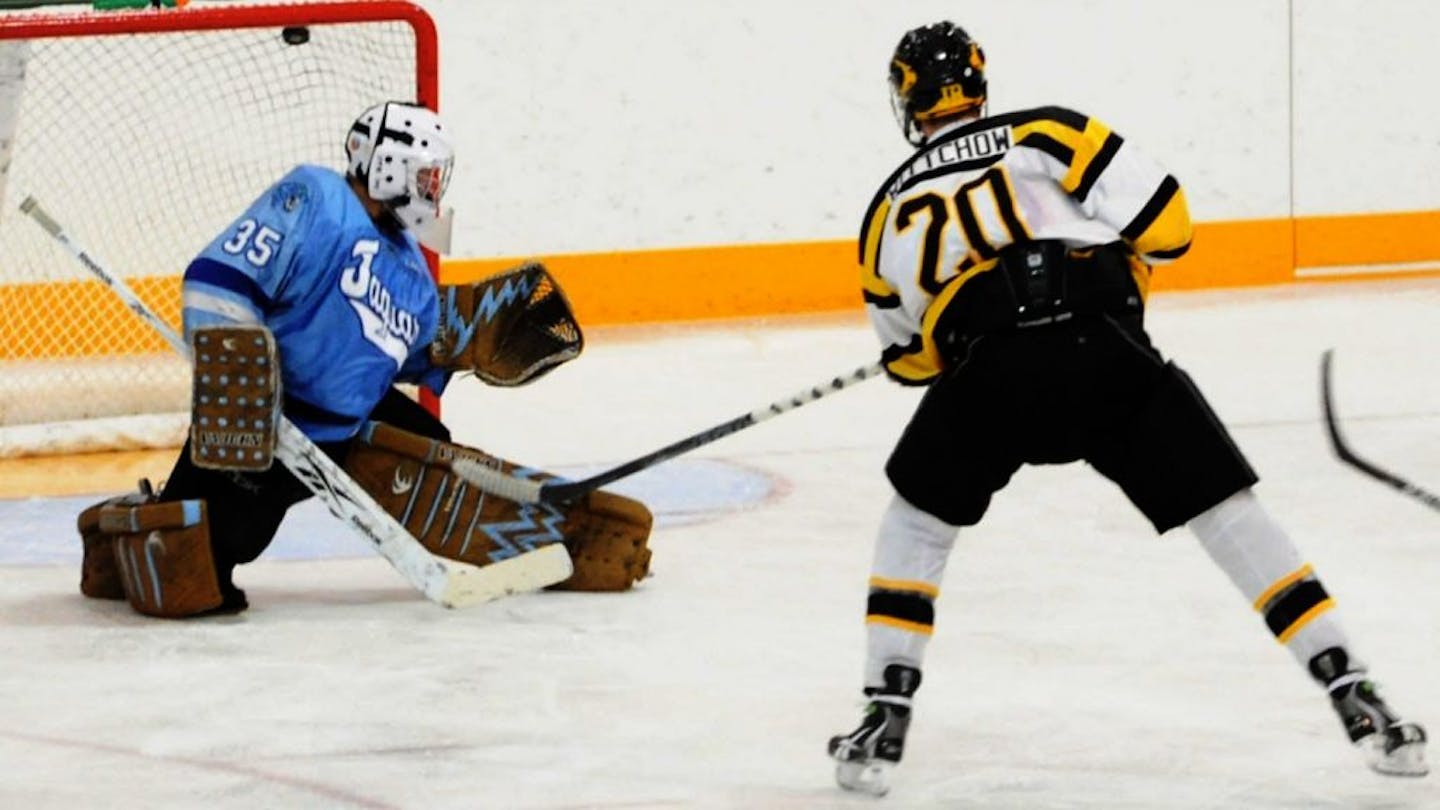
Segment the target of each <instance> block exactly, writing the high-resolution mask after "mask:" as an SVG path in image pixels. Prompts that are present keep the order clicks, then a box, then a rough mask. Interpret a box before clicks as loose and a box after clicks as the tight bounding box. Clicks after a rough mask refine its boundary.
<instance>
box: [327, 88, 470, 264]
mask: <svg viewBox="0 0 1440 810" xmlns="http://www.w3.org/2000/svg"><path fill="white" fill-rule="evenodd" d="M345 155H346V157H347V158H348V159H349V166H348V168H347V170H346V171H347V173H348V174H349V175H350V176H351V177H355V178H358V179H360V180H363V181H364V182H365V188H366V190H367V191H368V192H369V194H370V197H371V198H372V199H374V200H376V201H377V202H383V203H385V204H386V205H387V207H388V208H389V209H390V211H391V213H393V214H394V215H395V218H396V219H397V220H399V221H400V223H401V224H402V225H404V226H405V228H406V229H407V230H409V231H410V232H411V233H413V234H415V238H417V239H419V240H420V243H421V244H423V245H425V246H426V247H428V248H430V249H431V250H435V251H438V252H440V253H446V252H448V251H449V249H450V223H451V218H452V211H451V210H450V209H448V208H445V207H443V206H442V204H441V202H442V200H443V199H444V197H445V189H446V188H448V187H449V185H450V174H451V172H452V171H453V170H454V166H455V148H454V147H453V146H452V145H451V143H450V136H449V134H448V133H447V132H445V130H444V127H443V126H442V125H441V123H440V116H439V115H436V114H435V112H434V111H433V110H431V109H428V108H426V107H422V106H419V105H417V104H409V103H406V102H400V101H387V102H385V103H384V104H377V105H375V106H374V107H371V108H370V109H368V110H366V111H365V112H363V113H361V114H360V117H359V118H357V119H355V123H353V124H351V125H350V133H349V134H348V135H347V136H346V138H345Z"/></svg>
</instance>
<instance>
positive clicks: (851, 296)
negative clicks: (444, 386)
mask: <svg viewBox="0 0 1440 810" xmlns="http://www.w3.org/2000/svg"><path fill="white" fill-rule="evenodd" d="M523 258H526V257H507V258H503V259H461V260H449V261H446V262H445V263H444V265H443V266H442V268H441V280H442V281H445V282H448V283H461V282H466V281H474V280H477V279H480V278H484V277H485V276H487V275H490V274H492V273H496V272H498V271H500V270H502V269H504V268H506V267H509V266H512V265H514V264H516V263H517V262H518V261H520V260H522V259H523ZM534 258H540V259H542V260H543V261H544V262H545V263H546V266H548V267H549V268H550V270H551V272H553V273H554V274H555V277H556V278H557V279H558V280H559V282H560V284H561V286H562V287H564V289H565V292H566V295H567V296H568V297H569V299H570V303H571V305H572V306H573V307H574V308H575V313H576V315H577V316H578V318H579V319H580V322H581V323H582V324H586V325H608V324H630V323H644V322H655V321H679V320H697V319H708V318H733V317H753V316H761V315H786V314H796V313H806V312H825V311H834V310H846V309H850V310H858V309H859V308H860V300H861V299H860V290H859V281H858V275H857V272H858V271H857V268H856V263H857V259H856V249H855V244H854V242H853V241H851V240H835V241H824V242H796V243H782V244H765V245H725V246H715V247H695V248H679V249H669V250H644V251H631V252H617V253H577V254H563V255H556V256H542V257H534ZM1433 274H1440V212H1437V211H1424V212H1405V213H1387V214H1363V215H1350V216H1331V217H1303V218H1297V219H1290V218H1277V219H1263V220H1237V221H1225V222H1202V223H1198V224H1197V225H1196V228H1195V240H1194V243H1193V247H1192V248H1191V249H1190V252H1189V253H1187V254H1186V255H1185V257H1184V258H1182V259H1181V260H1179V261H1177V262H1175V263H1174V264H1171V265H1166V266H1164V267H1161V268H1158V269H1157V270H1156V272H1155V277H1154V281H1153V283H1152V286H1151V291H1152V292H1155V291H1160V292H1164V291H1171V290H1199V289H1216V288H1227V287H1250V286H1261V285H1272V284H1285V283H1288V282H1292V281H1297V280H1306V281H1313V280H1317V279H1325V280H1354V279H1361V278H1364V279H1372V280H1373V279H1377V278H1391V277H1414V276H1417V275H1422V276H1423V275H1433Z"/></svg>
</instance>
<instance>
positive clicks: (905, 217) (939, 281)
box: [860, 107, 1191, 385]
mask: <svg viewBox="0 0 1440 810" xmlns="http://www.w3.org/2000/svg"><path fill="white" fill-rule="evenodd" d="M1190 238H1191V223H1190V213H1189V208H1188V206H1187V204H1186V202H1185V193H1184V192H1183V191H1182V190H1181V188H1180V184H1179V182H1178V181H1176V179H1175V178H1174V177H1173V176H1171V175H1170V174H1168V173H1166V171H1165V170H1164V169H1163V168H1161V167H1160V166H1159V165H1158V164H1157V163H1155V162H1154V161H1152V160H1151V159H1150V158H1148V157H1146V156H1145V155H1144V154H1143V153H1141V152H1140V151H1139V150H1138V149H1136V148H1135V147H1134V146H1133V145H1132V144H1130V143H1129V142H1127V141H1125V140H1124V139H1123V138H1121V137H1120V136H1119V135H1117V134H1116V133H1114V132H1112V131H1111V130H1110V129H1109V127H1107V126H1105V125H1104V124H1102V123H1101V122H1099V121H1097V120H1095V119H1094V118H1090V117H1088V116H1085V115H1082V114H1080V113H1077V112H1074V111H1072V110H1067V109H1063V108H1060V107H1041V108H1037V109H1033V110H1024V111H1021V112H1013V113H1006V114H1003V115H996V116H991V117H988V118H983V119H979V120H975V121H968V122H965V123H961V124H956V125H954V126H952V127H950V128H947V129H943V130H941V131H939V132H937V133H935V135H934V136H932V137H931V138H930V139H929V141H928V142H927V143H926V144H925V145H924V146H922V147H921V148H920V149H919V151H917V152H916V153H915V154H914V155H913V156H912V157H911V158H910V159H909V160H907V161H905V163H904V164H902V165H901V166H900V168H898V169H896V170H895V172H894V173H893V174H891V175H890V177H889V178H888V179H887V180H886V181H885V183H884V185H882V186H881V188H880V191H879V192H878V193H877V194H876V195H875V198H874V200H873V201H872V202H871V203H870V207H869V209H868V210H867V212H866V215H865V222H864V225H863V227H862V229H861V232H860V265H861V272H860V275H861V286H862V288H863V291H864V295H865V303H866V310H867V311H868V313H869V315H870V320H871V323H872V325H873V326H874V327H875V331H876V333H877V334H878V335H879V337H880V342H881V345H882V346H883V352H882V361H883V363H884V365H885V369H886V371H887V372H888V373H889V375H890V376H891V377H892V378H893V379H896V380H898V381H900V382H903V383H909V384H915V385H923V384H926V383H928V382H929V381H930V380H932V379H934V378H935V377H936V376H937V375H938V374H939V373H940V371H941V369H942V367H943V363H942V360H941V358H940V356H939V353H938V352H937V350H936V346H935V340H934V337H933V335H932V332H933V330H934V328H935V321H936V319H937V318H938V317H939V315H940V313H941V312H943V311H944V308H945V305H946V304H947V303H948V302H949V301H950V300H951V299H952V298H953V297H954V296H955V293H956V292H957V291H958V290H959V289H960V287H961V286H962V285H964V284H965V283H966V282H967V281H968V280H969V279H971V278H973V277H974V276H975V275H976V274H978V273H984V272H987V271H989V270H990V269H991V268H993V267H995V264H996V258H997V256H998V254H999V251H1000V249H1001V248H1004V247H1005V246H1007V245H1009V244H1012V243H1014V242H1020V241H1031V240H1042V239H1056V240H1061V241H1063V242H1064V243H1066V244H1067V245H1068V246H1069V247H1072V248H1083V247H1090V246H1095V245H1103V244H1107V243H1111V242H1116V241H1121V240H1123V241H1124V242H1125V243H1126V244H1128V245H1129V246H1130V248H1131V250H1132V251H1133V252H1134V254H1135V258H1134V259H1132V261H1131V265H1132V268H1131V272H1132V274H1133V275H1134V276H1135V281H1136V284H1137V286H1138V287H1139V289H1140V292H1141V294H1142V296H1143V295H1144V294H1145V293H1146V291H1147V290H1148V287H1149V278H1150V266H1151V265H1154V264H1162V263H1165V262H1169V261H1173V260H1175V259H1177V258H1179V257H1180V256H1181V255H1183V254H1184V253H1185V251H1186V250H1187V249H1188V248H1189V247H1190Z"/></svg>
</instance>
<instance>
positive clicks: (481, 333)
mask: <svg viewBox="0 0 1440 810" xmlns="http://www.w3.org/2000/svg"><path fill="white" fill-rule="evenodd" d="M583 348H584V336H583V335H582V334H581V332H580V324H579V323H578V322H576V320H575V315H574V313H573V312H572V311H571V309H570V303H569V302H568V301H567V300H565V295H564V293H562V292H561V290H560V285H559V284H558V283H557V282H556V281H555V279H554V277H552V276H551V275H550V272H549V271H548V270H546V269H545V266H544V265H542V264H540V263H539V262H527V263H525V264H522V265H520V266H519V267H515V268H512V269H510V270H506V271H505V272H503V273H499V274H497V275H495V276H491V277H490V278H487V279H484V280H482V281H478V282H475V283H473V284H445V285H441V287H440V325H439V328H438V329H436V332H435V340H434V342H433V343H432V344H431V347H430V360H431V362H432V363H434V364H435V365H436V366H439V367H441V368H446V369H451V370H459V371H472V372H474V373H475V376H477V377H479V378H480V379H482V380H484V381H485V382H487V383H489V384H491V385H499V386H516V385H523V384H525V383H527V382H530V381H532V380H534V379H536V378H538V377H540V376H541V375H542V374H545V373H546V372H548V371H550V370H551V369H553V368H555V367H556V366H558V365H560V364H562V363H565V362H567V361H570V360H573V359H575V358H576V357H578V356H579V355H580V351H581V350H582V349H583Z"/></svg>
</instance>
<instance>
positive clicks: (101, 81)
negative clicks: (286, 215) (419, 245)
mask: <svg viewBox="0 0 1440 810" xmlns="http://www.w3.org/2000/svg"><path fill="white" fill-rule="evenodd" d="M437 85H438V67H437V47H436V34H435V26H434V22H433V21H432V20H431V18H430V17H429V16H428V15H427V14H426V13H425V12H424V11H423V10H422V9H421V8H420V7H418V6H416V5H414V4H412V3H409V2H392V1H391V0H369V1H368V2H367V1H360V2H320V3H295V4H285V5H226V6H224V7H205V8H196V7H193V6H190V7H185V8H182V9H156V10H140V11H123V12H92V11H82V12H75V13H66V14H57V13H53V12H52V13H42V14H34V13H24V14H22V13H11V14H6V15H4V16H0V192H3V198H0V206H3V207H0V313H3V317H0V457H5V456H14V455H22V454H27V453H44V452H75V451H80V450H97V449H117V448H126V447H163V446H177V445H178V444H179V443H180V442H181V441H182V440H183V437H184V429H185V422H186V412H187V411H188V409H189V399H190V394H189V386H190V373H189V367H188V365H187V364H186V363H185V362H183V361H181V360H180V359H179V358H178V356H177V355H175V354H174V352H173V351H172V350H171V349H170V348H169V347H168V346H167V345H166V344H165V343H164V341H163V340H161V339H160V338H159V337H158V336H157V335H155V334H154V333H153V332H152V331H151V329H150V327H148V326H147V325H146V324H145V323H144V322H143V321H142V320H140V319H139V318H137V317H135V316H134V315H132V314H131V313H130V312H128V311H127V310H126V309H125V307H124V306H123V305H122V304H121V303H120V302H119V300H118V299H117V298H116V297H115V296H114V295H113V294H111V293H110V292H109V291H108V290H107V289H106V288H105V286H104V285H103V284H101V283H100V282H99V281H98V280H96V279H94V278H93V277H91V276H90V275H89V274H88V273H87V272H86V271H85V269H84V268H83V267H82V266H81V265H80V264H79V263H78V262H77V261H76V260H75V257H74V256H72V255H70V254H69V253H67V252H66V251H65V250H64V248H63V247H61V246H60V245H58V244H57V243H56V242H55V241H54V240H53V239H52V238H51V237H50V236H49V235H47V234H46V233H45V232H44V231H43V230H41V229H40V228H39V227H37V226H36V225H35V223H33V222H30V221H28V218H27V217H26V216H24V215H23V214H22V213H21V212H20V211H19V210H18V206H19V203H20V201H21V200H23V199H24V198H25V197H26V196H27V195H34V196H35V197H36V198H37V199H38V200H39V201H40V202H41V203H42V204H43V205H44V206H45V207H46V208H47V209H48V210H49V211H50V212H52V213H53V214H54V215H55V216H56V218H57V219H59V220H60V221H61V222H62V223H63V225H64V226H65V228H66V230H67V232H68V233H69V234H70V235H71V236H72V237H73V238H74V239H75V240H76V241H77V242H78V243H79V244H81V245H82V246H84V247H85V248H86V249H87V250H88V251H89V252H90V253H91V254H92V255H93V256H95V257H96V258H97V259H98V260H99V261H100V262H102V263H103V264H105V265H106V266H107V267H108V268H109V269H110V270H111V271H112V272H114V273H115V274H116V275H119V276H122V277H124V278H125V279H126V280H127V282H128V283H129V284H130V285H131V286H132V287H133V288H134V289H135V290H136V291H137V293H139V295H140V297H141V298H142V299H144V300H145V302H146V303H147V304H149V305H150V306H152V307H154V308H155V309H156V310H157V311H158V312H160V313H161V315H162V316H163V317H164V318H165V319H166V320H168V321H170V322H171V323H174V324H176V325H178V324H179V321H180V277H181V274H182V273H183V272H184V269H185V266H186V265H187V264H188V263H189V261H190V260H191V259H192V258H194V256H195V255H196V254H197V253H199V252H200V250H201V249H202V248H204V246H205V245H206V244H208V243H209V241H210V240H211V239H213V238H214V237H215V236H216V234H218V233H219V231H220V230H221V229H222V228H224V227H225V226H226V225H227V224H228V223H229V222H230V221H232V220H233V219H234V218H235V217H237V216H239V215H240V213H241V212H242V211H243V210H244V209H245V207H246V206H248V205H249V204H250V203H251V202H252V201H253V200H254V199H256V198H257V197H258V196H259V195H260V194H261V193H262V192H263V191H264V190H265V188H266V187H268V186H269V185H270V184H271V183H273V182H275V181H276V180H277V179H279V178H280V176H281V175H283V174H284V173H285V172H287V171H288V170H289V169H291V168H292V167H294V166H295V165H296V164H299V163H315V164H320V165H324V166H329V167H331V168H335V169H337V170H343V169H344V166H345V157H344V146H343V144H344V137H345V133H346V131H347V128H348V127H349V125H350V122H351V121H353V120H354V119H355V118H356V116H358V115H359V114H360V112H361V111H363V110H364V109H365V108H367V107H369V106H370V105H372V104H376V103H378V102H381V101H385V100H392V99H398V100H417V101H419V102H420V103H422V104H427V105H430V106H432V107H434V106H435V105H436V104H437V103H438V101H439V97H438V87H437ZM431 260H432V270H433V269H435V268H434V257H431Z"/></svg>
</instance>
